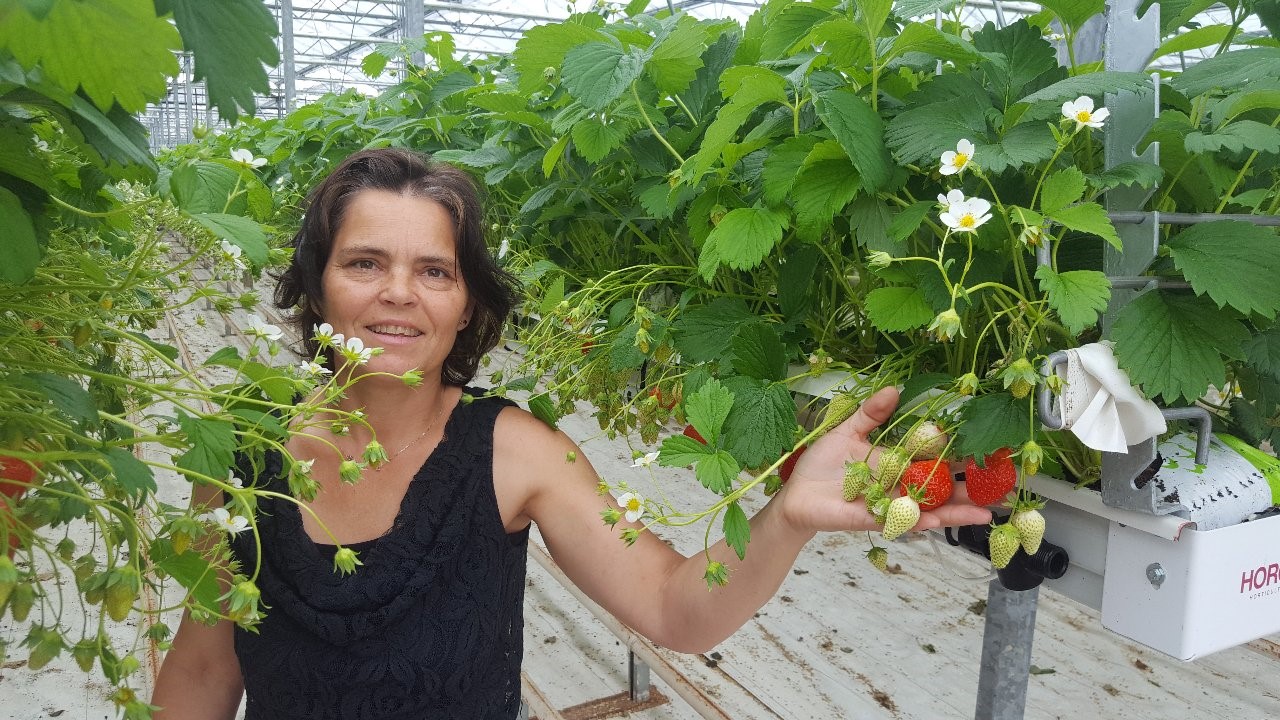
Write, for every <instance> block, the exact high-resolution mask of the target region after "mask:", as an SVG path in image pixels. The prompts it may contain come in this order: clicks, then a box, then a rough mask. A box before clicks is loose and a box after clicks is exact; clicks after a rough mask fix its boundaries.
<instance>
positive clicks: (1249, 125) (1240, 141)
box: [1185, 120, 1280, 154]
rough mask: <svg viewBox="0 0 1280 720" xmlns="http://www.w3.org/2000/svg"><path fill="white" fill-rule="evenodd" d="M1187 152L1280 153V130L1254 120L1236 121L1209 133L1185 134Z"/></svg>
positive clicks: (1195, 132) (1197, 131)
mask: <svg viewBox="0 0 1280 720" xmlns="http://www.w3.org/2000/svg"><path fill="white" fill-rule="evenodd" d="M1185 142H1186V148H1187V152H1190V153H1213V152H1219V151H1221V150H1226V151H1228V152H1235V153H1238V152H1241V151H1243V150H1246V149H1248V150H1256V151H1258V152H1262V153H1269V154H1275V153H1280V128H1274V127H1271V126H1270V125H1264V124H1262V123H1260V122H1258V121H1256V120H1236V121H1235V122H1233V123H1230V124H1228V125H1224V126H1223V127H1220V128H1218V129H1217V130H1214V131H1213V132H1211V133H1204V132H1200V131H1199V130H1196V131H1193V132H1190V133H1188V134H1187V139H1186V141H1185Z"/></svg>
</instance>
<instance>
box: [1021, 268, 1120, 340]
mask: <svg viewBox="0 0 1280 720" xmlns="http://www.w3.org/2000/svg"><path fill="white" fill-rule="evenodd" d="M1036 279H1037V280H1039V281H1040V290H1041V291H1042V292H1044V294H1045V295H1046V296H1047V297H1048V299H1049V306H1050V307H1052V308H1053V309H1054V310H1055V311H1056V312H1057V313H1058V317H1059V318H1061V319H1062V324H1063V325H1065V326H1066V327H1067V329H1068V330H1070V331H1071V332H1073V333H1076V334H1079V333H1080V331H1082V330H1084V329H1085V328H1087V327H1089V326H1090V325H1093V324H1094V323H1095V322H1097V321H1098V313H1100V312H1102V311H1104V310H1106V309H1107V303H1108V302H1110V301H1111V282H1110V281H1109V280H1107V276H1106V275H1104V274H1103V273H1100V272H1098V271H1097V270H1068V271H1067V272H1064V273H1057V272H1054V271H1053V268H1051V267H1049V266H1048V265H1041V266H1040V267H1038V268H1036Z"/></svg>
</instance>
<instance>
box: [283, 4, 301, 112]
mask: <svg viewBox="0 0 1280 720" xmlns="http://www.w3.org/2000/svg"><path fill="white" fill-rule="evenodd" d="M280 60H281V65H282V66H283V67H282V72H283V73H284V105H285V107H286V108H288V109H289V110H293V104H294V101H295V99H296V98H297V95H298V87H297V79H298V68H297V65H295V63H294V58H293V0H280Z"/></svg>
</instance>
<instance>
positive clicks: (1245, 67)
mask: <svg viewBox="0 0 1280 720" xmlns="http://www.w3.org/2000/svg"><path fill="white" fill-rule="evenodd" d="M1206 5H1207V4H1206ZM1162 11H1163V7H1162ZM1162 14H1163V12H1162ZM1277 63H1280V48H1277V47H1256V48H1244V49H1241V50H1232V51H1231V52H1226V53H1221V54H1219V55H1216V56H1214V57H1211V58H1207V59H1205V60H1201V61H1200V62H1197V63H1196V64H1194V65H1192V66H1191V67H1189V68H1187V69H1186V70H1183V71H1182V73H1181V74H1180V75H1174V76H1173V79H1172V80H1171V81H1170V84H1171V85H1172V86H1173V89H1174V90H1177V91H1178V92H1180V93H1183V94H1184V95H1186V96H1187V97H1195V96H1197V95H1203V94H1205V93H1207V92H1209V91H1210V90H1213V89H1215V88H1240V87H1246V86H1248V85H1249V84H1250V83H1252V82H1256V81H1257V80H1258V79H1260V78H1267V77H1275V68H1276V64H1277Z"/></svg>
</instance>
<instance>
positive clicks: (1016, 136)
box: [973, 123, 1058, 173]
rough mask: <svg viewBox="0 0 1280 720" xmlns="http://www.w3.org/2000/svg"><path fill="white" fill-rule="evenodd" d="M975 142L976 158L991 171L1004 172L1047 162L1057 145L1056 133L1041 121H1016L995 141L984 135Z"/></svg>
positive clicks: (984, 167)
mask: <svg viewBox="0 0 1280 720" xmlns="http://www.w3.org/2000/svg"><path fill="white" fill-rule="evenodd" d="M973 145H974V148H975V149H974V152H973V156H974V158H976V160H975V162H977V163H978V164H979V165H981V166H982V168H983V169H984V170H986V171H987V172H989V173H1002V172H1005V171H1006V170H1009V169H1016V168H1022V167H1025V166H1027V165H1035V164H1038V163H1042V162H1045V161H1047V160H1048V159H1049V158H1051V157H1053V154H1054V152H1055V151H1056V150H1057V148H1058V145H1057V141H1056V140H1054V138H1053V133H1052V132H1050V131H1049V128H1048V127H1047V126H1045V125H1041V124H1039V123H1026V124H1022V125H1014V126H1013V127H1012V128H1010V129H1009V130H1008V131H1007V132H1005V133H1004V135H1003V136H1001V138H1000V141H999V142H997V143H996V144H994V145H990V144H987V143H986V142H984V141H983V140H982V139H981V138H979V139H977V140H975V141H974V143H973Z"/></svg>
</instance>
